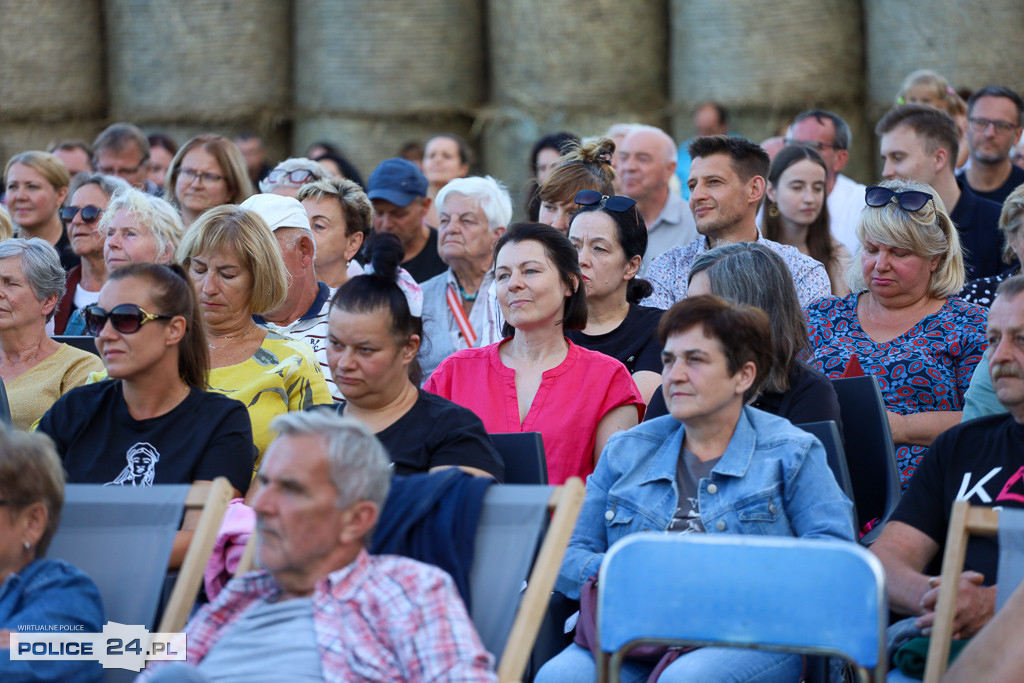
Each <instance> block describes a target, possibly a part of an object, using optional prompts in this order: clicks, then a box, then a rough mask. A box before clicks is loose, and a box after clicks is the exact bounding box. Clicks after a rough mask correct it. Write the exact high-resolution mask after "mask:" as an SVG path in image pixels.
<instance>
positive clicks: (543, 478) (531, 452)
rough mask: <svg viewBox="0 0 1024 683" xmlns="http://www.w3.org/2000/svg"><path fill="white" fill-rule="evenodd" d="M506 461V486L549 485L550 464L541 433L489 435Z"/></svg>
mask: <svg viewBox="0 0 1024 683" xmlns="http://www.w3.org/2000/svg"><path fill="white" fill-rule="evenodd" d="M489 436H490V437H491V443H493V444H494V448H495V449H497V451H498V453H499V454H501V458H502V460H504V461H505V483H506V484H547V483H548V462H547V460H546V459H545V457H544V441H543V439H541V436H540V432H509V433H502V434H489Z"/></svg>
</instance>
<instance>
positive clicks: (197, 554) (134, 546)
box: [47, 477, 231, 633]
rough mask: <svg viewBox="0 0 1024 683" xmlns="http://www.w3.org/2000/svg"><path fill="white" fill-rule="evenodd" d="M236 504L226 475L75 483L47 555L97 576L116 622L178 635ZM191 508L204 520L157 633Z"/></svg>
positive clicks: (109, 615)
mask: <svg viewBox="0 0 1024 683" xmlns="http://www.w3.org/2000/svg"><path fill="white" fill-rule="evenodd" d="M230 500H231V484H230V483H229V482H228V480H227V479H225V478H224V477H218V478H217V479H216V480H214V481H213V482H210V483H204V484H196V485H193V486H188V485H185V484H182V485H159V486H152V487H138V488H123V487H115V486H101V485H98V484H68V485H67V487H66V490H65V494H64V510H63V513H62V515H61V524H60V528H59V529H58V530H57V534H56V535H55V536H54V538H53V542H52V543H51V544H50V549H49V552H48V553H47V554H48V555H49V556H50V557H55V558H59V559H63V560H67V561H68V562H70V563H71V564H73V565H75V566H76V567H78V568H79V569H81V570H82V571H84V572H85V573H86V574H88V575H89V576H90V577H92V580H93V581H95V582H96V585H97V586H98V587H99V589H100V595H101V596H102V597H103V605H104V608H105V610H106V613H107V619H108V620H109V621H116V622H119V623H122V624H142V625H144V626H145V627H146V628H148V629H149V630H150V631H152V632H154V633H155V632H159V633H167V632H177V631H180V630H182V628H184V626H185V621H186V619H187V618H188V613H189V610H190V609H191V607H192V603H193V602H194V601H195V598H196V594H197V593H198V592H199V586H200V584H201V583H202V580H203V569H205V567H206V562H207V560H209V557H210V551H211V550H212V549H213V542H214V540H215V539H216V535H217V529H218V527H219V526H220V522H221V518H222V517H223V516H224V511H225V510H226V509H227V505H228V501H230ZM188 510H202V514H201V516H200V519H199V523H198V525H197V526H196V530H195V535H194V536H193V538H192V543H191V544H190V545H189V548H188V552H187V553H186V555H185V559H184V561H183V562H182V565H181V568H180V569H179V570H178V578H177V581H175V583H174V589H173V591H172V592H171V596H170V599H169V600H168V602H167V605H166V606H165V608H164V611H163V617H162V618H161V620H160V624H159V627H158V628H156V629H154V628H153V626H154V621H155V617H156V613H157V608H158V605H159V601H160V596H161V592H162V590H163V585H164V577H165V575H166V574H167V562H168V559H169V558H170V556H171V546H172V545H173V543H174V535H175V533H176V532H177V531H178V529H179V527H180V525H181V520H182V517H183V515H184V513H185V512H186V511H188Z"/></svg>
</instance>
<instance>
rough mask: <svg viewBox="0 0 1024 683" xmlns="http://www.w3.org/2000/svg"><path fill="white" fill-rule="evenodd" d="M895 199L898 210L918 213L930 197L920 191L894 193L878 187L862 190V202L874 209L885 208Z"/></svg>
mask: <svg viewBox="0 0 1024 683" xmlns="http://www.w3.org/2000/svg"><path fill="white" fill-rule="evenodd" d="M893 198H895V199H896V203H898V204H899V205H900V208H901V209H903V210H904V211H920V210H921V209H923V208H924V205H925V204H927V203H928V202H929V201H930V200H931V199H932V196H931V195H930V194H928V193H927V192H921V191H920V190H907V191H906V192H895V191H893V190H890V189H889V188H888V187H880V186H878V185H873V186H871V187H869V188H867V189H866V190H864V201H865V203H867V205H868V206H872V207H875V208H876V209H877V208H879V207H882V206H885V205H886V204H888V203H889V202H891V201H892V200H893Z"/></svg>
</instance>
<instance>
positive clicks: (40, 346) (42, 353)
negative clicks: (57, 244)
mask: <svg viewBox="0 0 1024 683" xmlns="http://www.w3.org/2000/svg"><path fill="white" fill-rule="evenodd" d="M64 278H65V274H64V268H63V267H61V264H60V257H58V256H57V250H56V249H54V248H53V247H52V246H51V245H50V244H49V243H48V242H47V241H46V240H44V239H40V238H38V237H33V238H30V239H19V238H15V239H10V240H6V241H4V242H0V378H2V379H3V382H4V385H6V389H7V402H8V403H9V404H10V407H11V419H12V423H13V424H14V426H15V427H16V428H18V429H28V428H29V427H31V426H32V424H33V423H34V422H35V421H36V420H38V419H39V418H40V417H42V415H43V413H45V412H46V411H47V410H48V409H49V407H50V406H51V405H53V402H54V401H56V400H57V399H58V398H60V397H61V395H63V394H64V393H65V392H67V391H68V390H70V389H73V388H74V387H77V386H80V385H82V384H85V382H86V379H87V378H88V376H89V373H90V372H94V371H97V370H101V369H102V367H103V364H102V363H100V359H99V358H97V357H96V356H95V355H94V354H92V353H89V352H88V351H80V350H78V349H76V348H74V347H72V346H68V345H67V344H59V343H57V342H55V341H53V340H52V339H50V337H49V336H47V334H46V323H47V321H49V320H50V319H51V318H52V317H53V313H54V310H55V308H56V306H57V301H58V300H59V299H60V297H61V295H62V294H63V293H64Z"/></svg>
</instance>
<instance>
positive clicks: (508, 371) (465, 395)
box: [423, 339, 644, 485]
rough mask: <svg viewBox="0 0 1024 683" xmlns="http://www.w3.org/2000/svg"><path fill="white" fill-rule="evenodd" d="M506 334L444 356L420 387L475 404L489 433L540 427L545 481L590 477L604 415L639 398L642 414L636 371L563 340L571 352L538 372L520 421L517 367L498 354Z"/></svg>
mask: <svg viewBox="0 0 1024 683" xmlns="http://www.w3.org/2000/svg"><path fill="white" fill-rule="evenodd" d="M506 341H508V340H507V339H506V340H505V341H502V342H498V343H497V344H491V345H490V346H485V347H483V348H477V349H465V350H463V351H459V352H457V353H455V354H453V355H451V356H449V357H448V358H446V359H445V360H444V361H443V362H442V363H441V364H440V365H438V366H437V369H436V370H434V372H433V374H431V375H430V379H429V380H427V383H426V384H425V385H424V386H423V388H424V389H426V390H427V391H430V392H433V393H435V394H438V395H440V396H443V397H445V398H447V399H449V400H451V401H454V402H455V403H458V404H459V405H462V406H465V407H467V408H469V409H470V410H472V411H473V412H474V413H476V414H477V415H478V416H479V417H480V419H481V420H483V423H484V427H486V428H487V431H488V432H491V433H499V432H540V433H541V438H542V439H543V440H544V453H545V455H546V457H547V462H548V482H549V483H551V484H555V485H557V484H562V483H564V482H565V480H566V479H568V478H569V477H573V476H575V477H583V478H585V477H587V476H588V475H589V474H590V473H591V472H593V471H594V457H593V453H594V441H595V435H596V433H597V424H598V423H599V422H600V421H601V418H603V417H604V416H605V415H607V414H608V412H609V411H610V410H612V409H613V408H618V407H619V406H625V405H636V407H637V414H638V416H639V418H642V417H643V413H644V401H643V397H642V396H641V395H640V392H639V391H638V390H637V388H636V384H635V383H634V382H633V378H632V377H630V376H629V372H627V370H626V367H625V366H624V365H623V364H622V363H620V362H619V361H617V360H615V359H614V358H612V357H610V356H606V355H604V354H603V353H598V352H596V351H590V350H588V349H584V348H582V347H579V346H576V345H575V344H573V343H572V342H571V341H569V340H568V339H566V342H567V343H568V344H569V353H568V355H566V357H565V360H564V361H562V363H561V364H560V365H558V367H555V368H552V369H550V370H547V371H546V372H545V373H544V374H543V376H542V379H541V382H540V388H539V389H537V395H536V396H535V397H534V399H533V403H532V404H531V405H530V410H529V412H528V413H527V414H526V419H525V420H523V421H522V422H520V421H519V403H518V400H517V398H516V373H515V370H513V369H512V368H509V367H506V366H505V364H504V363H502V362H501V358H500V357H499V355H498V347H499V346H501V345H502V344H504V343H505V342H506Z"/></svg>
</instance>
